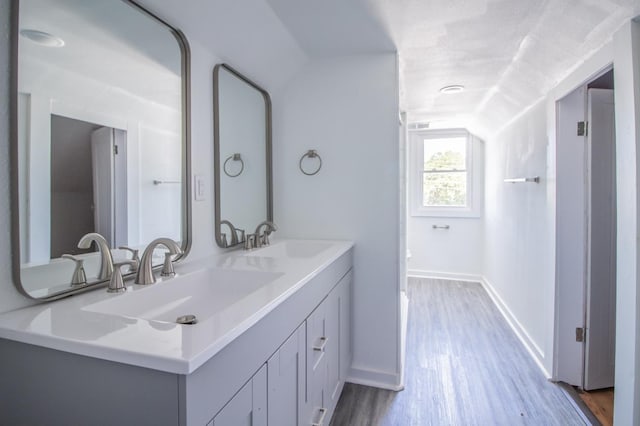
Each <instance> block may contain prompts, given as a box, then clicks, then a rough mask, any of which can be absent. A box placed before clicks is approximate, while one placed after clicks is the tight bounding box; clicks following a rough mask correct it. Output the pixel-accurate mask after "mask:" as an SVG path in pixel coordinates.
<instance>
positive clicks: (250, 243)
mask: <svg viewBox="0 0 640 426" xmlns="http://www.w3.org/2000/svg"><path fill="white" fill-rule="evenodd" d="M256 237H257V236H256V234H247V235H246V238H245V240H244V249H245V250H251V249H253V248H255V247H256Z"/></svg>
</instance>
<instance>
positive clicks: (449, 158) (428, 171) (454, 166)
mask: <svg viewBox="0 0 640 426" xmlns="http://www.w3.org/2000/svg"><path fill="white" fill-rule="evenodd" d="M466 163H467V159H466V138H446V139H425V140H424V169H423V171H424V174H423V183H422V189H423V198H422V202H423V206H425V207H465V206H467V167H466Z"/></svg>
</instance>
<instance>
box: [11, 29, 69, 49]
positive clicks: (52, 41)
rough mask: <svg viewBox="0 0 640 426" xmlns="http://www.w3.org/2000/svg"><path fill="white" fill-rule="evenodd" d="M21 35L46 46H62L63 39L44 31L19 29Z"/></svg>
mask: <svg viewBox="0 0 640 426" xmlns="http://www.w3.org/2000/svg"><path fill="white" fill-rule="evenodd" d="M20 35H21V36H22V37H25V38H28V39H29V40H31V41H32V42H34V43H37V44H40V45H42V46H46V47H62V46H64V40H63V39H61V38H60V37H56V36H54V35H52V34H49V33H45V32H44V31H38V30H20Z"/></svg>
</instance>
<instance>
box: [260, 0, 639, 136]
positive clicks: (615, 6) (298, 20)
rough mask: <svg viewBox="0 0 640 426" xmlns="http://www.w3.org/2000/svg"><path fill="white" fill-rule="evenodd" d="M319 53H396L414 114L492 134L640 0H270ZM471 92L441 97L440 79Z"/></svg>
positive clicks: (404, 105) (404, 99) (598, 43)
mask: <svg viewBox="0 0 640 426" xmlns="http://www.w3.org/2000/svg"><path fill="white" fill-rule="evenodd" d="M266 1H267V3H269V4H270V6H271V7H272V9H273V10H274V11H275V13H276V15H277V16H278V17H279V18H280V20H281V21H282V22H283V24H284V25H285V27H287V28H288V30H289V31H290V32H291V34H292V36H293V37H294V38H295V39H296V40H297V41H298V42H299V43H300V45H301V47H302V48H303V49H304V50H305V51H307V52H310V53H311V54H312V55H313V54H315V55H327V54H331V53H333V54H341V53H359V52H371V51H389V50H390V42H391V43H392V44H391V46H395V48H396V49H397V51H398V52H399V58H400V88H401V90H400V92H401V94H400V96H401V99H400V104H401V105H400V106H401V109H403V110H405V111H407V113H408V116H409V119H410V120H411V121H427V122H430V123H431V124H432V126H440V127H442V126H465V127H468V128H470V129H471V130H472V131H474V132H475V133H478V134H480V135H481V136H488V135H490V134H492V133H494V132H496V131H498V130H499V129H500V128H502V127H503V126H504V125H505V124H506V123H508V122H509V121H510V120H511V119H513V118H514V117H515V116H516V115H518V114H519V113H520V112H521V111H523V110H525V109H526V108H527V107H529V106H530V105H532V104H534V103H535V102H536V101H538V100H539V99H541V98H542V97H543V96H545V95H546V94H547V93H548V92H549V90H550V89H551V88H553V87H554V86H555V85H556V84H557V83H558V82H559V81H560V80H561V79H562V78H563V77H564V76H566V75H567V74H568V73H569V72H570V71H571V70H572V69H574V68H575V67H576V66H577V65H579V64H580V63H581V62H582V61H583V60H584V59H585V58H586V57H588V56H589V55H590V54H592V53H594V52H595V51H596V50H597V49H598V48H600V47H602V46H603V45H604V44H605V43H606V42H607V41H608V40H610V38H611V35H612V34H613V32H614V31H615V30H616V29H618V28H619V27H620V26H621V25H622V24H623V23H624V22H625V21H626V20H628V19H630V18H632V17H634V16H636V15H637V14H640V0H349V1H345V0H341V1H339V0H325V1H322V2H317V1H316V2H312V1H309V0H266ZM450 84H462V85H464V86H465V87H466V90H465V91H464V92H462V93H459V94H454V95H444V94H441V93H440V92H439V89H440V88H441V87H443V86H446V85H450Z"/></svg>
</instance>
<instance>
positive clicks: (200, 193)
mask: <svg viewBox="0 0 640 426" xmlns="http://www.w3.org/2000/svg"><path fill="white" fill-rule="evenodd" d="M206 186H207V185H206V184H205V182H204V176H202V175H193V197H194V199H195V200H196V201H204V199H205V190H206Z"/></svg>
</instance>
